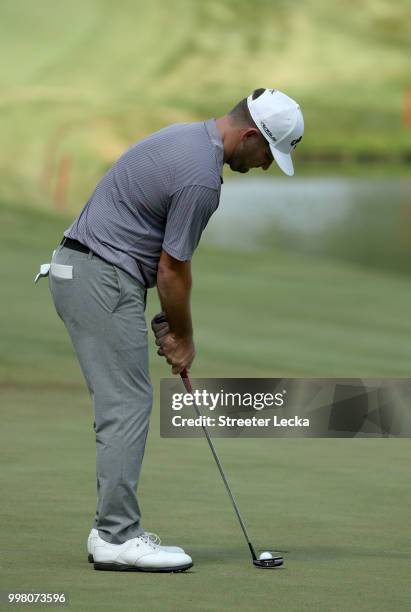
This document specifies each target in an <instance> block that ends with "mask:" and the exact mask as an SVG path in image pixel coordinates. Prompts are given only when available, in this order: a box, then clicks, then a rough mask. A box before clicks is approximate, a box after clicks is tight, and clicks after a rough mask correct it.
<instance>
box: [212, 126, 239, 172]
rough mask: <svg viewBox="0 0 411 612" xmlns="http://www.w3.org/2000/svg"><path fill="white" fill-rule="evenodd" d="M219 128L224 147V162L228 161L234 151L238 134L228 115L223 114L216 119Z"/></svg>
mask: <svg viewBox="0 0 411 612" xmlns="http://www.w3.org/2000/svg"><path fill="white" fill-rule="evenodd" d="M216 125H217V129H218V131H219V132H220V136H221V140H222V141H223V147H224V163H226V162H227V161H228V160H229V159H230V157H231V155H232V152H233V149H234V147H235V145H236V144H237V142H236V134H235V130H234V128H233V125H232V123H231V119H230V117H229V116H228V115H223V116H222V117H219V118H218V119H216Z"/></svg>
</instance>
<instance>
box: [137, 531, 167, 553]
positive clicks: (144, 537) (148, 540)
mask: <svg viewBox="0 0 411 612" xmlns="http://www.w3.org/2000/svg"><path fill="white" fill-rule="evenodd" d="M152 536H156V540H158V541H159V542H160V541H161V540H160V538H159V537H158V536H157V535H156V534H155V533H147V532H146V533H143V534H141V536H139V537H138V538H136V540H137V542H136V544H137V546H140V543H141V542H144V544H147V545H148V546H150V547H151V548H152V549H153V550H157V549H158V544H157V541H155V540H154V539H153V538H152Z"/></svg>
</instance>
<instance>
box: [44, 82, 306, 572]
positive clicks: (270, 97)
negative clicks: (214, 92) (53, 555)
mask: <svg viewBox="0 0 411 612" xmlns="http://www.w3.org/2000/svg"><path fill="white" fill-rule="evenodd" d="M303 130H304V123H303V117H302V113H301V110H300V108H299V106H298V104H297V103H296V102H294V100H292V99H291V98H289V97H288V96H286V95H285V94H283V93H281V92H279V91H277V90H274V89H257V90H255V91H254V93H253V94H252V95H250V96H249V97H248V98H247V99H244V100H242V101H241V102H240V103H239V104H237V105H236V106H235V107H234V108H233V109H232V110H231V111H230V112H229V113H228V114H226V115H224V116H223V117H220V118H219V119H217V120H215V119H210V120H208V121H206V122H198V123H188V124H175V125H171V126H169V127H167V128H165V129H163V130H160V131H159V132H156V133H154V134H152V135H151V136H148V137H147V138H145V139H143V140H141V141H140V142H137V143H136V144H135V145H133V146H132V147H131V148H130V149H129V150H128V151H126V152H125V153H124V155H122V156H121V157H120V159H119V160H118V161H117V162H116V163H115V164H114V166H113V167H112V168H111V169H110V170H109V172H108V173H107V174H106V175H105V176H104V177H103V179H102V180H101V181H100V182H99V184H98V185H97V187H96V189H95V191H94V193H93V195H92V196H91V198H90V199H89V200H88V202H87V203H86V205H85V206H84V208H83V210H82V211H81V213H80V214H79V216H78V218H77V219H76V220H75V221H74V222H73V224H72V225H71V226H70V227H69V228H68V229H67V230H66V231H65V232H64V238H63V240H62V242H61V244H60V246H59V247H58V248H57V249H56V251H55V252H54V255H53V259H52V263H51V268H50V276H49V284H50V290H51V293H52V296H53V300H54V304H55V307H56V310H57V313H58V314H59V316H60V317H61V319H62V320H63V321H64V323H65V325H66V327H67V330H68V332H69V334H70V337H71V340H72V342H73V345H74V348H75V351H76V353H77V356H78V359H79V362H80V365H81V368H82V371H83V374H84V377H85V379H86V382H87V385H88V389H89V392H90V395H91V398H92V400H93V407H94V430H95V434H96V445H97V498H98V500H97V509H96V514H95V518H94V524H93V529H92V530H91V533H90V536H89V539H88V552H89V560H91V561H94V567H95V569H98V570H127V571H131V570H133V571H153V572H154V571H161V572H168V571H183V570H185V569H187V568H189V567H191V566H192V560H191V557H189V555H187V554H186V553H185V552H184V551H183V549H181V548H178V547H163V546H160V545H159V544H158V543H157V542H158V540H156V538H155V537H154V536H153V534H149V533H146V532H145V531H144V529H143V527H142V525H141V520H140V518H141V513H140V508H139V505H138V502H137V498H136V490H137V484H138V480H139V476H140V470H141V464H142V460H143V454H144V448H145V442H146V437H147V432H148V426H149V418H150V412H151V404H152V389H151V385H150V379H149V373H148V349H147V328H146V323H145V318H144V310H145V300H146V290H147V288H150V287H153V286H155V285H156V286H157V290H158V295H159V298H160V302H161V308H162V311H163V312H164V314H165V317H166V320H167V323H168V324H166V325H165V326H162V328H161V329H160V330H159V331H158V334H157V344H158V345H159V347H160V348H159V351H158V352H159V354H160V355H163V356H164V357H165V358H166V360H167V362H168V363H169V364H170V365H171V367H172V372H173V374H179V373H180V372H181V371H182V370H183V369H184V368H187V369H189V368H190V367H191V364H192V362H193V359H194V355H195V351H194V343H193V328H192V322H191V313H190V289H191V267H190V260H191V257H192V255H193V252H194V250H195V248H196V246H197V244H198V242H199V240H200V237H201V234H202V231H203V230H204V228H205V227H206V225H207V222H208V220H209V218H210V217H211V215H212V214H213V212H214V211H215V210H216V209H217V207H218V203H219V197H220V190H221V184H222V182H223V179H222V171H223V165H224V163H227V164H229V166H230V168H231V169H232V170H234V171H237V172H242V173H245V172H248V170H249V169H250V168H258V167H259V168H263V169H264V170H267V169H268V168H269V167H270V165H271V163H272V161H273V159H275V161H276V162H277V164H278V165H279V167H280V168H281V169H282V170H283V171H284V172H285V173H286V174H288V175H292V174H293V164H292V160H291V156H290V153H291V151H292V150H293V149H294V148H295V146H296V145H297V143H298V142H299V141H300V140H301V138H302V135H303ZM46 273H47V272H44V271H43V274H41V275H45V274H46Z"/></svg>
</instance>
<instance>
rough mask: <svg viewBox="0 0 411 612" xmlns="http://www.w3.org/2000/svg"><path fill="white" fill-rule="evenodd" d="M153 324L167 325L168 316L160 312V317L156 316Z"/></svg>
mask: <svg viewBox="0 0 411 612" xmlns="http://www.w3.org/2000/svg"><path fill="white" fill-rule="evenodd" d="M153 322H154V323H157V324H160V323H167V319H166V315H165V314H164V312H160V313H159V314H158V315H156V316H155V317H154V319H153Z"/></svg>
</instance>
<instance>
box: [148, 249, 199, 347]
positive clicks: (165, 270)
mask: <svg viewBox="0 0 411 612" xmlns="http://www.w3.org/2000/svg"><path fill="white" fill-rule="evenodd" d="M191 283H192V281H191V265H190V262H181V263H176V260H172V264H171V258H170V257H167V256H162V257H161V259H160V263H159V266H158V271H157V290H158V295H159V298H160V302H161V306H162V309H163V312H164V314H165V315H166V318H167V321H168V324H169V327H170V333H172V334H174V335H175V336H176V337H178V338H189V337H192V335H193V328H192V322H191V308H190V293H191Z"/></svg>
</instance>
